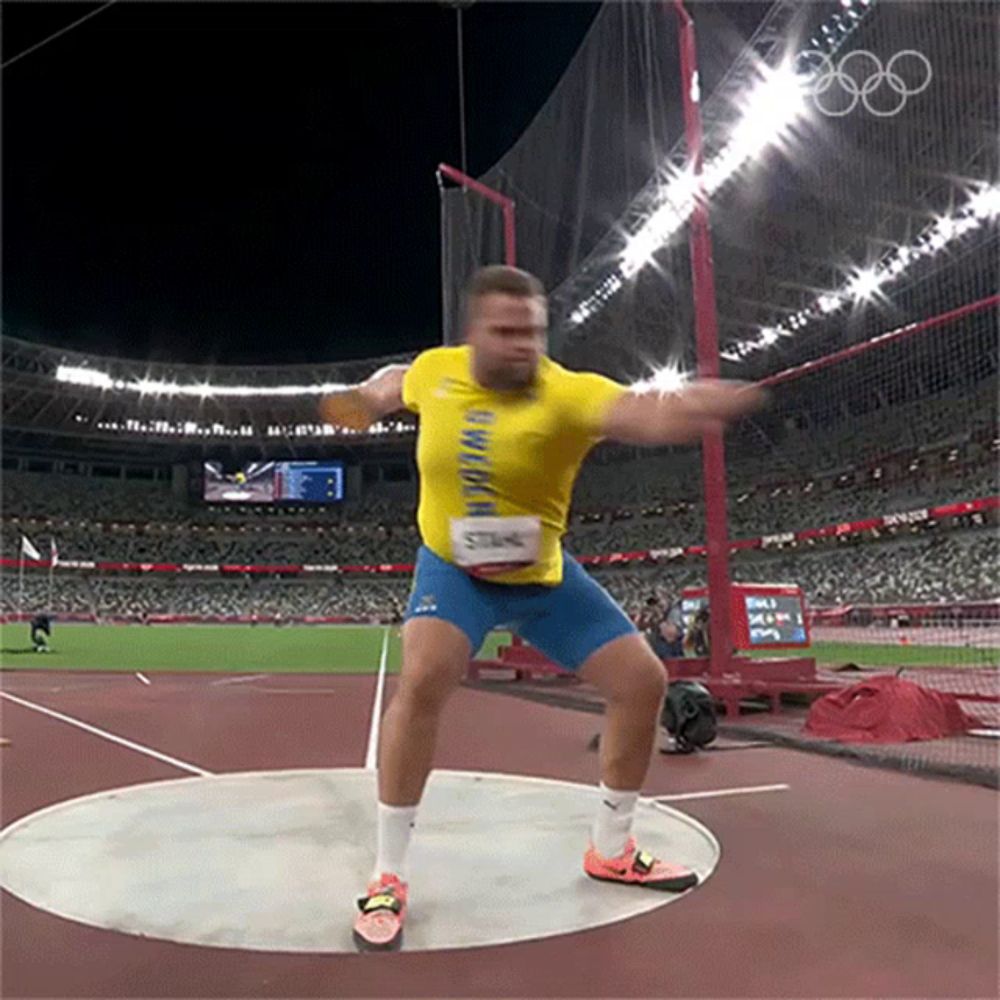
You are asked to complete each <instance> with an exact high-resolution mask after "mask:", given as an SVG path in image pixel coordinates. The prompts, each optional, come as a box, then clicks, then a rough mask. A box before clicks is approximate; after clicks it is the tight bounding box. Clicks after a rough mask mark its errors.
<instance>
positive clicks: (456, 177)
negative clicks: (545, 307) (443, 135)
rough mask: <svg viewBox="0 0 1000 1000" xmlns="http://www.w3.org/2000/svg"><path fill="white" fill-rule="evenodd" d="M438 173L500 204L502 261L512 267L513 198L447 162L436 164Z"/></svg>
mask: <svg viewBox="0 0 1000 1000" xmlns="http://www.w3.org/2000/svg"><path fill="white" fill-rule="evenodd" d="M438 173H439V174H443V175H444V176H445V177H447V178H448V180H450V181H454V182H455V183H456V184H460V185H461V186H462V187H464V188H468V190H470V191H475V193H476V194H478V195H480V196H481V197H483V198H486V199H487V200H488V201H492V202H493V203H494V204H496V205H499V206H500V209H501V211H502V212H503V246H504V263H505V264H507V265H508V266H509V267H514V265H515V263H516V259H517V254H516V250H517V248H516V247H515V245H514V199H513V198H508V197H507V195H505V194H501V193H500V192H499V191H496V190H494V189H493V188H491V187H487V186H486V185H485V184H481V183H480V182H479V181H477V180H476V179H475V178H474V177H470V176H469V175H468V174H464V173H462V171H461V170H459V169H457V168H456V167H451V166H449V165H448V164H447V163H439V164H438Z"/></svg>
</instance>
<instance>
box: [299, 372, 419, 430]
mask: <svg viewBox="0 0 1000 1000" xmlns="http://www.w3.org/2000/svg"><path fill="white" fill-rule="evenodd" d="M409 367H410V366H409V365H386V366H385V367H384V368H380V369H379V370H378V371H377V372H375V374H374V375H370V376H369V377H368V378H366V379H365V380H364V382H362V383H360V384H359V385H353V386H350V387H349V388H347V389H342V390H340V391H339V392H333V393H331V394H330V395H329V396H324V397H323V398H322V399H321V400H320V401H319V413H320V416H321V417H322V418H323V421H324V422H325V423H328V424H333V426H334V427H344V428H346V429H348V430H352V431H364V430H367V429H368V428H369V427H370V426H371V425H372V424H374V423H377V422H378V421H379V420H381V419H382V418H383V417H387V416H389V414H390V413H395V412H396V411H397V410H401V409H403V376H404V375H405V374H406V372H407V369H408V368H409Z"/></svg>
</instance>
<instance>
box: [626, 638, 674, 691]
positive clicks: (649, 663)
mask: <svg viewBox="0 0 1000 1000" xmlns="http://www.w3.org/2000/svg"><path fill="white" fill-rule="evenodd" d="M624 675H625V676H624V677H623V688H624V691H623V696H624V698H626V699H627V700H629V701H635V702H641V703H643V704H646V703H649V704H653V703H655V704H659V703H660V702H661V701H663V697H664V695H665V694H666V693H667V671H666V669H665V668H664V666H663V664H662V663H661V662H660V660H659V659H657V657H656V655H655V654H654V653H653V651H652V650H650V651H649V654H648V655H640V656H636V658H635V659H634V660H632V661H631V662H630V663H629V665H628V669H627V670H625V671H624Z"/></svg>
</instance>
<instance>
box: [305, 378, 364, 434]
mask: <svg viewBox="0 0 1000 1000" xmlns="http://www.w3.org/2000/svg"><path fill="white" fill-rule="evenodd" d="M319 415H320V417H321V418H322V419H323V422H324V423H327V424H332V425H333V426H334V427H341V428H343V429H344V430H350V431H366V430H368V428H369V427H370V426H371V425H372V424H373V423H374V422H375V420H376V414H375V413H374V412H373V411H372V407H371V405H370V403H369V401H368V399H367V398H366V397H365V394H364V393H363V392H362V391H361V389H360V387H358V388H354V389H344V390H342V391H340V392H334V393H331V394H330V395H329V396H324V397H323V398H322V399H321V400H320V401H319Z"/></svg>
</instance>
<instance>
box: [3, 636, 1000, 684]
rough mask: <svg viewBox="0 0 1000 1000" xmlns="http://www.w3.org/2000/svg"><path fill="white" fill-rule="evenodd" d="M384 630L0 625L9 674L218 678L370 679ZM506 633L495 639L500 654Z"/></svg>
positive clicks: (897, 661)
mask: <svg viewBox="0 0 1000 1000" xmlns="http://www.w3.org/2000/svg"><path fill="white" fill-rule="evenodd" d="M385 631H386V630H385V628H383V627H381V626H376V625H336V626H328V627H326V626H310V627H295V626H287V627H284V628H275V627H273V626H270V625H259V626H256V627H254V626H250V625H169V626H155V625H154V626H150V627H145V626H142V625H130V626H123V625H58V624H57V625H56V627H55V630H54V633H53V640H52V652H51V653H48V654H45V655H39V654H36V653H34V652H32V651H31V643H30V642H29V639H28V627H27V625H25V624H21V625H6V626H0V646H2V649H0V667H2V668H3V669H7V670H26V669H30V670H128V671H151V672H153V671H157V670H177V671H208V672H214V673H369V672H374V671H376V670H377V669H378V665H379V657H380V654H381V651H382V640H383V636H384V635H385ZM508 641H509V639H508V636H507V634H506V633H495V634H493V635H491V636H489V637H488V638H487V640H486V642H485V644H484V645H483V649H482V650H481V653H480V655H482V656H494V655H495V654H496V648H497V646H498V645H500V644H501V643H506V642H508ZM753 655H754V656H759V657H768V656H801V655H808V656H814V657H815V658H816V660H817V662H818V663H820V664H841V663H857V664H860V665H863V666H872V667H886V668H896V667H943V666H969V667H983V666H1000V650H998V649H965V648H962V647H957V646H899V645H874V644H871V645H869V644H865V643H839V642H821V643H816V644H815V645H814V646H813V647H812V648H811V649H809V650H806V651H799V650H776V651H764V650H760V651H757V652H755V653H753ZM399 658H400V640H399V629H398V628H395V627H393V628H390V629H389V649H388V655H387V659H386V666H387V669H388V670H389V671H390V672H396V671H398V670H399Z"/></svg>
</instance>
